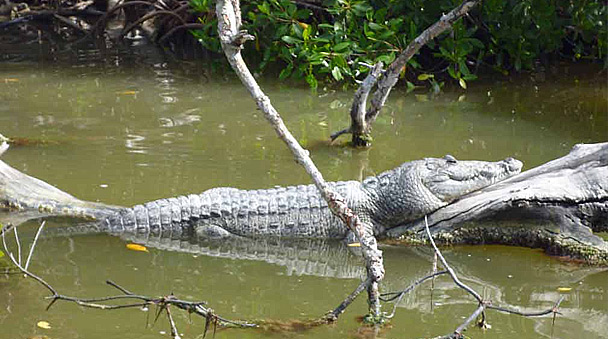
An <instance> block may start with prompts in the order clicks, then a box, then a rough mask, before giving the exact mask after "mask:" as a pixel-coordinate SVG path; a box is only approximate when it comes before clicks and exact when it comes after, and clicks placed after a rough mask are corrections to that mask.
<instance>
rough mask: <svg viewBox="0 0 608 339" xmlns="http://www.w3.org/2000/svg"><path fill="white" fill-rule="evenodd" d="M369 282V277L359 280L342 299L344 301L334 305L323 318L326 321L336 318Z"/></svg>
mask: <svg viewBox="0 0 608 339" xmlns="http://www.w3.org/2000/svg"><path fill="white" fill-rule="evenodd" d="M370 282H371V279H370V278H367V279H365V280H364V281H363V282H361V284H359V286H357V288H356V289H355V290H354V291H353V292H352V293H351V294H349V295H348V297H346V299H344V301H342V302H341V303H340V305H338V307H336V308H335V309H334V310H333V311H331V312H329V313H328V314H326V315H325V320H326V321H328V322H333V321H335V320H337V319H338V316H339V315H340V314H342V312H344V310H345V309H346V308H347V307H348V305H350V304H351V303H352V302H353V301H354V300H355V299H356V298H357V296H358V295H359V294H360V293H361V292H363V290H365V288H366V287H367V286H369V284H370Z"/></svg>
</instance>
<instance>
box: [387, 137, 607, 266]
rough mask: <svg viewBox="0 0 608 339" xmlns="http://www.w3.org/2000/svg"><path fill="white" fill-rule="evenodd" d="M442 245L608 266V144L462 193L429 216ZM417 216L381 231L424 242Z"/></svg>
mask: <svg viewBox="0 0 608 339" xmlns="http://www.w3.org/2000/svg"><path fill="white" fill-rule="evenodd" d="M428 222H429V226H430V229H431V231H432V233H433V236H434V237H435V239H438V240H439V241H441V242H443V243H474V244H489V243H500V244H508V245H519V246H526V247H533V248H543V249H545V250H546V251H547V252H549V253H551V254H554V255H568V256H572V257H575V258H580V259H581V260H584V261H585V262H588V263H598V264H607V265H608V242H607V241H606V240H604V239H602V238H601V237H599V236H598V235H597V234H594V233H600V232H608V143H599V144H586V145H584V144H580V145H576V146H574V148H573V149H572V150H571V151H570V153H569V154H568V155H566V156H564V157H561V158H559V159H556V160H553V161H550V162H548V163H546V164H543V165H541V166H539V167H536V168H534V169H531V170H528V171H525V172H523V173H521V174H519V175H516V176H514V177H512V178H509V179H507V180H504V181H502V182H499V183H498V184H496V185H493V186H489V187H487V188H485V189H482V190H480V191H477V192H475V193H473V194H471V195H468V196H466V197H464V198H462V199H460V200H458V201H455V202H453V203H452V204H450V205H448V206H445V207H444V208H441V209H439V210H437V211H435V212H434V213H432V214H430V215H429V216H428ZM424 229H425V226H424V219H419V220H416V221H414V222H410V223H407V224H404V225H401V226H399V227H396V228H393V229H390V230H388V231H387V232H386V234H385V235H386V236H387V237H389V238H396V239H403V240H407V241H424V239H425V238H426V235H425V234H424V232H425V231H424Z"/></svg>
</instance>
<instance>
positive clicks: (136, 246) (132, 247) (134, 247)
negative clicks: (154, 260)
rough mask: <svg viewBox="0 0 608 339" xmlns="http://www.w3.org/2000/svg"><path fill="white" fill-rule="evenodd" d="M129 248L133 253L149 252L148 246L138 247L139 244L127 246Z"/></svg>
mask: <svg viewBox="0 0 608 339" xmlns="http://www.w3.org/2000/svg"><path fill="white" fill-rule="evenodd" d="M127 248H128V249H130V250H131V251H139V252H148V249H147V248H146V246H142V245H138V244H127Z"/></svg>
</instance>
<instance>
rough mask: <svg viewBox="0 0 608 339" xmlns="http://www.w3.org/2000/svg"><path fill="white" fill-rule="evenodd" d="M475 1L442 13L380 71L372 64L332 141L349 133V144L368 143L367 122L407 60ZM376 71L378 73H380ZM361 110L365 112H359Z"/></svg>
mask: <svg viewBox="0 0 608 339" xmlns="http://www.w3.org/2000/svg"><path fill="white" fill-rule="evenodd" d="M478 2H479V0H466V1H464V2H463V3H462V4H460V6H458V7H456V8H454V9H453V10H452V11H450V12H449V13H447V14H445V15H443V16H442V17H441V19H439V21H437V22H436V23H435V24H433V25H432V26H431V27H429V28H427V29H426V30H425V31H424V32H422V33H421V34H420V35H419V36H418V37H417V38H416V39H414V40H412V41H411V42H410V43H409V44H408V45H407V47H405V49H404V50H403V51H402V52H401V54H399V56H398V57H397V58H396V59H395V60H394V61H393V62H392V63H391V64H390V65H389V66H388V68H387V69H386V71H385V72H384V73H382V64H381V63H378V64H376V65H375V66H374V67H373V68H372V69H371V70H370V72H369V73H368V75H367V77H366V78H365V80H363V82H362V84H361V87H360V88H359V90H357V92H356V93H355V96H354V99H353V104H352V107H351V110H350V116H351V126H350V127H349V128H347V129H344V130H342V131H339V132H336V133H334V134H332V135H331V139H332V141H333V140H335V139H336V138H338V137H339V136H340V135H342V134H347V133H350V134H352V144H353V146H368V145H369V144H370V140H371V137H370V134H369V133H370V132H371V125H372V124H373V123H374V121H375V120H376V118H377V117H378V114H380V110H381V109H382V107H383V106H384V104H385V103H386V99H387V98H388V95H389V94H390V92H391V89H392V88H393V87H394V86H395V84H397V81H398V80H399V74H400V73H401V70H402V69H403V68H404V67H405V65H406V64H407V62H408V61H409V60H410V59H411V58H412V57H413V56H414V55H415V54H416V53H417V52H418V51H419V50H420V48H421V47H422V46H424V45H426V44H427V43H428V42H429V41H431V40H432V39H434V38H435V37H437V36H438V35H439V34H441V33H443V32H444V31H445V30H447V29H448V28H450V27H452V25H453V24H454V22H455V21H456V20H458V19H459V18H461V17H462V16H464V15H465V14H466V13H468V11H469V10H470V9H471V8H472V7H473V6H475V5H476V4H477V3H478ZM380 74H382V75H381V76H380ZM375 84H377V86H376V91H375V92H374V95H373V97H372V100H371V103H370V106H369V108H366V106H367V97H368V94H369V93H370V91H371V90H372V88H373V86H374V85H375ZM363 112H365V114H363Z"/></svg>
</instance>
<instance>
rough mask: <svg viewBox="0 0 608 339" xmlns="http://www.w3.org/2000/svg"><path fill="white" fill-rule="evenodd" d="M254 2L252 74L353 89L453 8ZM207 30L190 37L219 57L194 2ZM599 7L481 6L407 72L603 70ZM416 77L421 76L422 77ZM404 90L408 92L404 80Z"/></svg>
mask: <svg viewBox="0 0 608 339" xmlns="http://www.w3.org/2000/svg"><path fill="white" fill-rule="evenodd" d="M308 3H309V4H311V5H312V6H303V5H297V4H296V2H293V1H291V0H253V1H248V2H243V3H242V12H243V26H244V28H245V29H247V30H248V31H249V32H250V33H251V34H253V35H255V36H256V41H255V42H254V48H251V46H247V47H248V48H246V49H245V52H244V53H245V56H246V58H247V59H248V61H249V62H253V64H255V65H256V66H255V67H256V68H257V71H258V72H263V71H265V70H267V68H268V66H269V65H273V67H275V66H278V67H279V70H280V72H279V73H278V76H279V78H281V79H286V78H295V79H304V80H305V81H306V82H307V83H308V84H309V85H310V86H311V87H317V85H318V82H319V80H321V81H336V82H340V83H351V82H353V81H354V79H355V78H356V77H358V76H359V74H360V73H365V72H367V71H368V69H367V68H366V67H365V66H364V65H361V63H366V64H373V63H375V62H378V61H382V62H384V63H385V64H387V63H390V62H392V61H393V60H394V59H395V57H396V56H397V55H398V54H399V53H400V52H401V51H402V50H403V49H404V48H405V46H407V44H408V43H409V42H410V41H412V40H413V39H414V38H416V37H417V36H418V35H419V34H420V33H421V32H422V31H423V30H425V29H426V28H427V27H429V26H430V25H432V24H433V23H434V22H436V21H437V20H438V19H439V18H440V17H441V15H442V14H443V13H446V12H448V11H450V10H452V9H453V8H455V7H456V6H458V4H460V1H451V0H384V1H374V0H372V1H362V0H350V1H349V0H325V1H323V2H322V3H321V2H320V1H312V0H309V1H308ZM191 5H192V7H193V9H194V10H195V11H196V12H198V13H200V18H201V19H200V20H201V23H202V24H203V25H204V28H203V29H201V30H197V31H194V32H193V34H194V35H195V36H196V38H198V39H199V41H200V42H201V43H202V44H203V45H204V46H205V48H207V49H208V50H210V51H212V52H217V53H220V52H221V48H220V45H219V41H218V39H217V33H216V27H217V26H216V25H217V23H216V20H215V18H214V16H213V11H214V4H212V3H211V1H209V0H192V2H191ZM606 7H607V6H606V4H604V2H603V1H570V0H569V1H565V0H517V1H515V0H484V1H483V2H481V3H480V4H479V5H478V6H477V7H476V8H474V9H473V10H472V11H471V13H470V15H469V16H467V17H465V18H462V19H460V20H459V21H457V22H456V23H455V24H454V26H453V29H452V30H451V31H450V32H447V33H444V34H442V35H441V36H440V37H439V38H438V39H436V40H435V41H433V42H431V43H429V44H428V45H427V46H425V48H423V49H422V50H421V52H420V53H419V54H418V55H417V56H415V57H414V58H412V59H411V60H410V62H409V65H408V67H407V68H408V69H407V71H408V72H409V71H411V72H414V73H417V74H422V75H423V76H422V77H421V79H423V80H424V79H429V80H431V81H432V82H433V83H435V84H436V82H435V81H436V80H435V79H437V78H441V77H444V78H447V77H449V78H452V79H454V80H455V81H457V82H458V83H459V84H460V86H462V87H464V88H466V81H468V80H473V79H475V78H476V76H475V73H476V71H477V69H478V68H479V66H484V65H486V66H491V67H492V68H494V69H496V70H498V71H500V72H501V73H504V74H507V73H508V72H511V71H517V72H519V71H521V70H533V69H535V67H537V66H538V65H540V64H542V63H543V62H547V61H548V60H550V59H555V57H559V58H568V59H572V60H578V59H588V60H599V61H601V62H603V63H604V65H606V64H607V63H608V58H607V56H606V54H607V52H608V51H607V45H606V41H607V29H606V15H607V14H608V13H607V10H606ZM419 78H420V77H419ZM408 86H410V87H413V85H412V84H411V83H408Z"/></svg>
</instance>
